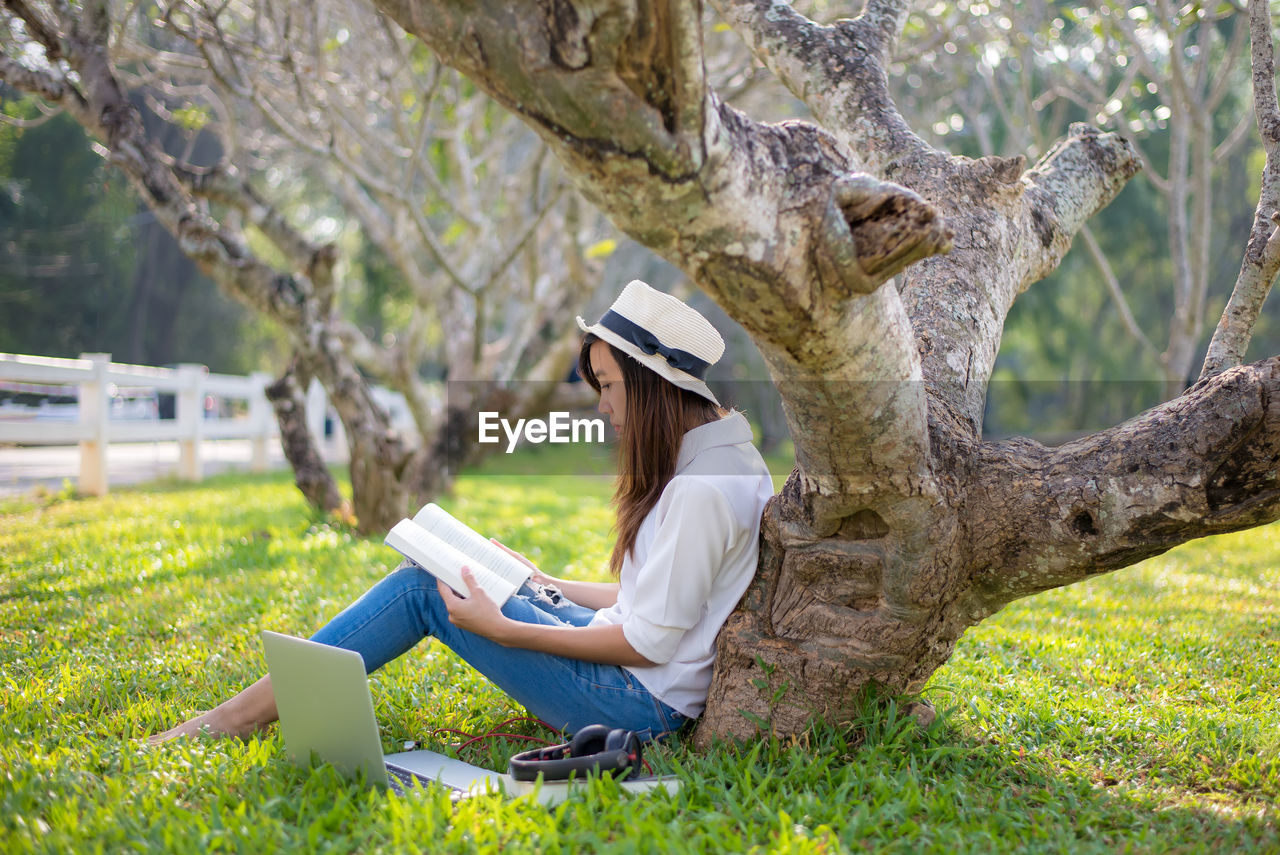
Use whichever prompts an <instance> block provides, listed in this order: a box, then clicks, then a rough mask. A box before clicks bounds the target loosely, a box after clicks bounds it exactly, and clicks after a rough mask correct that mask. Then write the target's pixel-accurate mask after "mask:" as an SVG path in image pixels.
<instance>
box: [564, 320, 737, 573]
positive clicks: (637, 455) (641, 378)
mask: <svg viewBox="0 0 1280 855" xmlns="http://www.w3.org/2000/svg"><path fill="white" fill-rule="evenodd" d="M600 340H601V339H600V338H599V337H598V336H595V335H593V334H591V333H587V335H586V337H585V338H583V340H582V349H581V350H580V351H579V352H578V373H579V374H581V375H582V377H583V379H584V380H586V381H587V383H588V385H590V386H591V388H592V389H594V390H596V392H599V391H600V381H599V380H597V379H596V373H595V370H594V369H593V368H592V367H591V345H593V344H595V343H596V342H597V341H600ZM605 343H606V344H608V342H605ZM609 352H610V353H611V354H612V355H613V358H614V360H615V361H616V362H617V363H618V367H619V368H621V369H622V388H623V391H624V392H625V393H626V408H627V409H626V415H625V417H624V419H623V421H622V431H621V432H620V436H619V438H618V439H619V445H620V448H619V450H618V481H617V488H616V489H615V490H614V493H613V506H614V510H615V512H616V514H617V520H616V522H615V523H614V531H616V532H617V534H618V539H617V540H616V541H615V542H614V544H613V554H612V555H610V556H609V569H610V570H612V571H613V575H614V576H617V575H619V574H620V573H621V572H622V561H623V558H624V557H625V556H626V555H627V553H629V552H632V551H633V550H634V549H635V545H636V535H637V534H639V532H640V523H642V522H643V521H644V518H645V517H646V516H648V514H649V511H651V510H653V506H654V505H656V504H657V503H658V499H659V497H661V496H662V491H663V489H664V488H665V487H666V486H667V482H668V481H670V480H671V478H672V476H674V475H675V474H676V458H677V457H678V456H679V455H680V441H681V439H683V438H684V435H685V433H686V432H687V431H690V430H692V429H693V428H696V427H698V426H699V425H703V424H706V423H707V422H712V421H715V420H716V419H719V418H722V417H724V416H725V415H727V414H728V411H727V410H725V409H724V408H722V407H717V406H716V405H715V404H713V403H711V402H710V401H708V400H707V399H706V398H704V397H702V396H701V395H699V394H697V393H695V392H690V391H689V390H687V389H681V388H680V387H679V386H677V385H675V384H674V383H671V382H668V381H667V380H666V379H665V378H663V377H661V376H660V375H659V374H658V373H657V372H655V371H651V370H650V369H648V368H646V367H644V366H643V365H641V364H640V363H639V362H638V361H636V360H635V359H632V358H631V357H630V356H628V355H627V354H625V353H623V352H622V351H621V350H619V349H618V348H616V347H614V346H613V345H612V344H609Z"/></svg>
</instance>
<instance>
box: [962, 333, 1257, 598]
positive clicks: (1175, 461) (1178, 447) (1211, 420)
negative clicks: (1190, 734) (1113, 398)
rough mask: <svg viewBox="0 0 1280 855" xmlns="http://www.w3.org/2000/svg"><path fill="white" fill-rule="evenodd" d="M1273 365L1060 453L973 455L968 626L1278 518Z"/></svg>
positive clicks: (1002, 448) (1010, 446)
mask: <svg viewBox="0 0 1280 855" xmlns="http://www.w3.org/2000/svg"><path fill="white" fill-rule="evenodd" d="M1278 466H1280V357H1273V358H1271V359H1268V360H1265V361H1263V362H1259V363H1255V364H1253V365H1249V366H1237V367H1235V368H1231V369H1228V370H1227V371H1225V372H1223V373H1222V374H1219V375H1216V376H1214V377H1212V378H1210V379H1208V380H1204V381H1201V382H1200V383H1198V384H1197V385H1196V386H1194V387H1193V388H1192V389H1190V390H1189V391H1187V393H1186V394H1184V395H1182V396H1181V397H1179V398H1175V399H1174V400H1172V401H1169V402H1167V403H1165V404H1162V405H1160V406H1159V407H1156V408H1154V409H1152V410H1148V411H1147V412H1145V413H1143V414H1141V415H1139V416H1137V417H1136V418H1133V419H1131V420H1130V421H1128V422H1125V423H1124V424H1121V425H1119V426H1117V427H1114V428H1111V429H1110V430H1106V431H1103V432H1101V433H1098V434H1095V435H1093V436H1089V437H1086V438H1084V439H1081V440H1078V441H1075V442H1071V443H1068V444H1067V445H1064V446H1061V447H1060V448H1045V447H1044V446H1041V445H1040V444H1038V443H1035V442H1032V441H1030V440H1025V439H1018V440H1012V441H1009V442H999V443H987V444H983V445H982V446H981V447H979V448H977V449H975V454H974V456H973V459H972V462H971V464H970V467H969V471H970V472H971V473H972V475H971V481H970V486H969V492H968V501H969V502H970V504H971V506H973V507H975V508H982V509H983V511H984V512H983V513H981V514H975V515H973V517H972V518H971V521H970V523H969V529H970V530H969V532H968V541H969V542H970V543H972V544H973V550H974V556H975V558H976V559H977V563H976V564H975V570H974V573H973V577H972V585H973V587H972V590H971V591H970V592H969V594H968V595H967V597H966V607H967V608H969V609H971V618H972V620H973V621H974V622H976V621H977V620H980V619H981V618H983V617H985V616H986V615H989V614H991V613H992V612H994V611H996V610H997V609H999V608H1000V607H1001V606H1003V605H1004V604H1006V603H1008V602H1010V601H1011V600H1013V599H1016V598H1018V597H1024V596H1027V595H1029V594H1034V593H1037V592H1039V591H1044V590H1047V589H1049V588H1056V587H1060V586H1062V585H1068V584H1071V583H1072V582H1077V581H1079V580H1081V579H1084V578H1086V577H1088V576H1092V575H1095V574H1098V573H1105V572H1109V571H1112V570H1117V569H1119V568H1121V567H1126V566H1128V565H1130V564H1133V563H1135V562H1137V561H1140V560H1142V559H1143V558H1146V557H1149V556H1151V555H1156V554H1158V553H1161V552H1164V551H1165V550H1167V549H1170V548H1171V547H1173V546H1176V545H1177V544H1179V543H1183V542H1185V541H1187V540H1191V539H1193V538H1197V537H1204V536H1207V535H1211V534H1218V533H1221V532H1226V531H1235V530H1237V529H1242V528H1249V527H1251V526H1256V525H1261V524H1263V523H1266V522H1270V521H1272V520H1274V519H1277V518H1280V478H1278V477H1277V467H1278Z"/></svg>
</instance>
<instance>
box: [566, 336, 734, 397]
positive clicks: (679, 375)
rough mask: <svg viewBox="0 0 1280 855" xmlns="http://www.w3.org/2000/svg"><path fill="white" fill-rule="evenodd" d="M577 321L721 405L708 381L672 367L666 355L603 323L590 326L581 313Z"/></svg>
mask: <svg viewBox="0 0 1280 855" xmlns="http://www.w3.org/2000/svg"><path fill="white" fill-rule="evenodd" d="M577 321H578V326H579V327H580V328H581V329H582V331H583V332H587V333H591V334H592V335H594V336H596V337H597V338H600V339H603V340H604V341H607V342H609V344H611V345H613V346H614V347H616V348H618V350H621V351H622V352H623V353H625V354H627V356H630V357H631V358H632V359H634V360H635V361H636V362H639V363H640V364H641V365H643V366H644V367H645V368H648V369H649V370H651V371H653V372H654V373H655V374H657V375H658V376H659V377H661V378H662V379H663V380H666V381H668V382H669V383H673V384H674V385H676V386H679V387H680V388H681V389H687V390H689V391H690V392H693V393H694V394H696V395H701V396H702V397H703V398H706V399H707V400H708V401H710V402H711V403H713V404H715V405H716V406H717V407H718V406H720V402H719V401H717V400H716V396H715V395H713V394H712V393H711V389H710V388H709V387H708V386H707V384H706V383H704V382H703V381H701V380H699V379H698V378H697V377H694V376H693V375H692V374H686V373H684V372H683V371H681V370H679V369H678V368H672V367H671V364H670V363H669V362H667V360H666V359H665V358H664V357H662V356H659V355H658V354H656V353H645V352H644V351H643V350H641V349H640V348H638V347H636V346H635V344H633V343H632V342H629V341H627V340H626V339H625V338H623V337H622V336H620V335H618V334H617V333H615V332H614V331H613V330H611V329H609V328H608V327H605V326H604V325H603V324H591V325H590V326H588V325H587V322H586V321H584V320H583V319H582V316H581V315H578V317H577Z"/></svg>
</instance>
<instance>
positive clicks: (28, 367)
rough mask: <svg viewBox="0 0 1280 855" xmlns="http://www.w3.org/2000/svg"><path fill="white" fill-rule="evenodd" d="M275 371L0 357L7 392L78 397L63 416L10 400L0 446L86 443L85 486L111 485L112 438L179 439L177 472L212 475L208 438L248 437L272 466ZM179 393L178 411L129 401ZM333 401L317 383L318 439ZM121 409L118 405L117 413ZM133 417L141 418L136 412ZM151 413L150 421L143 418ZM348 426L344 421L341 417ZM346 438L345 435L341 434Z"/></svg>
mask: <svg viewBox="0 0 1280 855" xmlns="http://www.w3.org/2000/svg"><path fill="white" fill-rule="evenodd" d="M270 382H271V377H270V375H267V374H264V373H255V374H251V375H249V376H247V377H241V376H235V375H229V374H211V373H209V370H208V368H206V367H205V366H203V365H179V366H178V367H177V368H153V367H150V366H145V365H125V364H122V363H118V362H112V361H111V356H110V354H105V353H86V354H82V355H81V357H80V358H79V359H55V358H50V357H41V356H22V355H18V354H8V353H4V354H0V389H8V390H9V391H11V392H13V391H17V392H22V391H24V390H33V389H43V390H45V391H46V393H47V392H48V391H50V390H52V391H55V392H57V391H58V390H60V389H65V391H64V392H62V394H63V395H65V396H66V397H75V398H76V399H77V404H76V405H67V408H66V412H65V414H63V416H62V417H61V418H59V416H58V414H57V412H56V410H55V409H54V408H48V407H46V408H43V409H40V410H36V409H32V408H16V407H9V408H6V409H5V410H3V411H0V444H3V443H13V444H20V445H76V444H78V445H79V446H80V481H79V489H80V492H82V493H88V494H91V495H104V494H105V493H106V492H107V486H108V478H107V447H108V445H110V444H112V443H126V442H156V441H176V442H177V443H178V448H179V453H178V477H180V478H184V479H186V480H191V481H199V480H200V479H201V477H203V474H204V472H203V465H202V462H201V445H202V443H203V441H204V440H214V439H247V440H249V441H250V443H251V448H252V454H251V463H250V465H251V468H252V469H253V470H254V471H262V470H264V469H266V468H267V449H268V443H271V442H278V435H279V428H278V426H277V424H276V420H275V414H274V413H273V411H272V408H271V402H270V401H268V400H267V397H266V394H265V392H264V390H265V389H266V387H267V385H268V384H269V383H270ZM166 394H172V395H173V396H174V404H175V406H174V418H171V419H162V418H159V412H158V406H152V407H143V408H142V412H141V413H138V412H136V410H137V409H138V408H137V407H134V408H133V409H134V410H135V412H133V413H132V414H131V413H129V412H127V410H128V409H129V408H128V407H126V406H123V405H124V404H127V403H128V402H130V401H132V402H135V403H136V402H138V401H146V402H155V403H156V404H158V402H159V400H160V396H161V395H166ZM326 410H327V401H326V399H325V394H324V389H323V388H322V387H321V386H320V385H319V384H318V383H312V385H311V388H310V389H309V390H308V394H307V422H308V424H309V426H310V427H311V430H312V435H313V436H316V437H318V438H319V437H323V436H324V425H325V413H326ZM113 411H114V412H113ZM130 415H132V416H134V417H132V418H131V417H129V416H130ZM138 415H142V416H143V417H142V418H138V417H137V416H138ZM334 424H335V425H336V426H337V428H336V430H338V431H340V430H341V428H340V423H338V422H337V420H336V419H335V420H334ZM335 439H336V440H340V439H341V436H340V435H339V436H337V437H335ZM342 445H345V443H341V444H340V445H339V447H341V446H342Z"/></svg>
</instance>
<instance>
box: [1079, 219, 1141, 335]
mask: <svg viewBox="0 0 1280 855" xmlns="http://www.w3.org/2000/svg"><path fill="white" fill-rule="evenodd" d="M1080 237H1082V238H1084V245H1085V247H1086V248H1087V249H1088V250H1089V255H1090V256H1092V257H1093V263H1094V264H1096V265H1097V267H1098V273H1099V274H1101V276H1102V281H1103V282H1105V283H1106V286H1107V291H1109V292H1110V293H1111V299H1112V300H1114V301H1115V304H1116V310H1117V311H1118V312H1119V313H1120V321H1121V322H1122V323H1123V324H1124V328H1125V329H1126V330H1128V331H1129V335H1131V336H1133V337H1134V338H1135V339H1137V340H1138V343H1139V344H1141V345H1142V349H1143V350H1145V351H1147V352H1148V353H1150V354H1151V355H1152V356H1154V357H1156V359H1159V358H1160V349H1159V348H1157V347H1156V346H1155V345H1154V344H1152V343H1151V339H1149V338H1147V334H1146V333H1144V332H1143V331H1142V327H1140V326H1138V322H1137V320H1135V319H1134V317H1133V311H1132V310H1131V309H1130V308H1129V301H1128V300H1126V299H1125V296H1124V292H1123V291H1122V290H1121V288H1120V280H1118V279H1117V278H1116V274H1115V271H1113V270H1112V269H1111V262H1110V261H1108V260H1107V254H1106V253H1105V252H1104V251H1103V249H1102V247H1101V245H1099V244H1098V239H1097V238H1095V237H1094V236H1093V229H1091V228H1089V225H1088V224H1087V223H1086V224H1085V226H1084V228H1082V229H1080Z"/></svg>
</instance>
